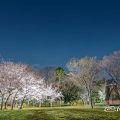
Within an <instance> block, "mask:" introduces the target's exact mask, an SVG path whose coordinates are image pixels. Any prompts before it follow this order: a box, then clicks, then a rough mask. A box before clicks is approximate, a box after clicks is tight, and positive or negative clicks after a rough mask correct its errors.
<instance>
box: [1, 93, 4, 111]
mask: <svg viewBox="0 0 120 120" xmlns="http://www.w3.org/2000/svg"><path fill="white" fill-rule="evenodd" d="M3 102H4V95H2V96H1V108H0V109H1V110H2V109H3Z"/></svg>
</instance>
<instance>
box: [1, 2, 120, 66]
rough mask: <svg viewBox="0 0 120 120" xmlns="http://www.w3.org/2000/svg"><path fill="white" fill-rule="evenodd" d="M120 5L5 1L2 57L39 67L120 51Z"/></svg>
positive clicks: (107, 3) (108, 3)
mask: <svg viewBox="0 0 120 120" xmlns="http://www.w3.org/2000/svg"><path fill="white" fill-rule="evenodd" d="M119 4H120V3H119V2H117V1H109V2H108V1H90V0H84V1H82V0H74V1H73V0H72V1H71V0H69V1H67V0H64V1H63V0H61V1H57V0H51V1H50V0H49V1H47V0H44V1H41V0H34V1H33V0H32V1H31V0H29V1H28V0H24V1H22V0H20V1H16V0H14V1H13V0H9V1H7V0H5V1H0V55H1V56H2V57H4V58H5V59H10V60H13V61H17V62H19V61H21V62H23V63H28V64H32V65H35V66H38V67H44V66H61V65H62V66H64V65H65V64H66V62H67V61H68V60H69V59H70V58H80V57H84V56H97V57H98V58H102V56H104V55H106V54H110V53H111V52H113V51H116V50H119V49H120V7H119Z"/></svg>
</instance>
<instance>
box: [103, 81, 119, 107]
mask: <svg viewBox="0 0 120 120" xmlns="http://www.w3.org/2000/svg"><path fill="white" fill-rule="evenodd" d="M105 101H106V103H107V104H108V105H120V94H119V91H118V87H117V84H116V83H115V82H114V80H108V81H107V82H106V97H105Z"/></svg>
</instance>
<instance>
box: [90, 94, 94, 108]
mask: <svg viewBox="0 0 120 120" xmlns="http://www.w3.org/2000/svg"><path fill="white" fill-rule="evenodd" d="M89 99H90V106H91V108H92V109H93V99H92V94H91V92H90V97H89Z"/></svg>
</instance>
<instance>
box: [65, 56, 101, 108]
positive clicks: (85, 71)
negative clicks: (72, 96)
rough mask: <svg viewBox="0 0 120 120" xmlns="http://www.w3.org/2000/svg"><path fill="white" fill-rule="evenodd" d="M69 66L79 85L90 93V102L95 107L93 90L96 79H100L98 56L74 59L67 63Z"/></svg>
mask: <svg viewBox="0 0 120 120" xmlns="http://www.w3.org/2000/svg"><path fill="white" fill-rule="evenodd" d="M67 67H68V69H69V70H70V72H72V75H73V77H74V78H75V80H77V82H78V83H79V85H80V86H81V87H82V88H84V89H85V91H86V92H87V94H88V100H89V104H90V105H91V108H93V99H92V95H93V90H94V81H95V80H97V79H98V77H99V74H100V68H99V64H98V62H97V60H96V57H85V58H81V59H80V60H77V59H72V60H71V61H70V62H68V63H67Z"/></svg>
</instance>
